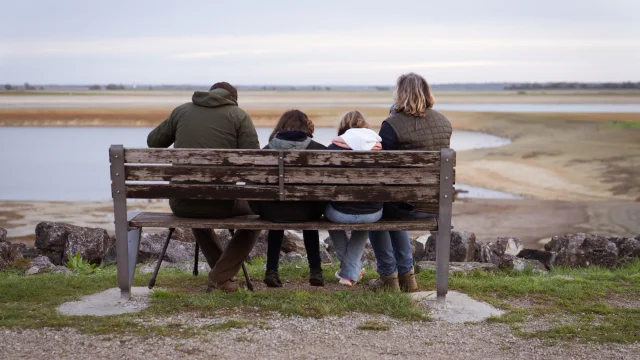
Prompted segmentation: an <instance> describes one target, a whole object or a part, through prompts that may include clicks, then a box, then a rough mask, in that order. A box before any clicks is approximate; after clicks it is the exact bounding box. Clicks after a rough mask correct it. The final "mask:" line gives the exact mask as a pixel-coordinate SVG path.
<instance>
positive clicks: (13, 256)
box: [0, 242, 23, 270]
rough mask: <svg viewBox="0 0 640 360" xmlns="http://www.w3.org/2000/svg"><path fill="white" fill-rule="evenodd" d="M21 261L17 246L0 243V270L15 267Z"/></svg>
mask: <svg viewBox="0 0 640 360" xmlns="http://www.w3.org/2000/svg"><path fill="white" fill-rule="evenodd" d="M22 259H23V258H22V253H21V252H20V248H19V247H18V246H14V245H13V244H11V243H8V242H1V243H0V270H3V269H7V268H10V267H15V266H16V265H18V264H17V263H18V262H19V261H20V260H22Z"/></svg>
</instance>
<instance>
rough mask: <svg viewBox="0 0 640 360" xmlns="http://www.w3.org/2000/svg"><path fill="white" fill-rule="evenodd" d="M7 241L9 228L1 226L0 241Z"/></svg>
mask: <svg viewBox="0 0 640 360" xmlns="http://www.w3.org/2000/svg"><path fill="white" fill-rule="evenodd" d="M6 241H7V230H5V229H3V228H0V242H6Z"/></svg>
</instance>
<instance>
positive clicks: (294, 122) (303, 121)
mask: <svg viewBox="0 0 640 360" xmlns="http://www.w3.org/2000/svg"><path fill="white" fill-rule="evenodd" d="M314 130H315V126H314V125H313V122H311V120H309V117H308V116H307V114H305V113H303V112H302V111H300V110H297V109H294V110H287V111H285V113H284V114H282V116H280V120H279V121H278V124H276V127H275V128H274V129H273V132H271V135H270V136H269V141H271V140H272V139H273V138H274V137H276V135H277V134H278V133H279V132H285V131H302V132H304V133H305V134H307V136H308V137H313V131H314Z"/></svg>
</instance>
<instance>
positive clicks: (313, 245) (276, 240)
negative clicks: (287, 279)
mask: <svg viewBox="0 0 640 360" xmlns="http://www.w3.org/2000/svg"><path fill="white" fill-rule="evenodd" d="M302 238H303V239H304V248H305V250H306V251H307V260H308V261H309V268H310V269H320V267H321V264H322V260H321V259H320V235H319V234H318V231H317V230H304V231H303V232H302ZM283 243H284V230H269V235H267V270H278V263H279V262H280V250H281V249H282V244H283Z"/></svg>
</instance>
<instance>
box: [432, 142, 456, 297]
mask: <svg viewBox="0 0 640 360" xmlns="http://www.w3.org/2000/svg"><path fill="white" fill-rule="evenodd" d="M454 162H455V152H454V151H453V150H452V149H441V150H440V211H439V213H440V215H439V216H438V234H437V235H436V292H437V302H439V303H443V302H444V301H445V299H446V296H447V292H448V291H449V252H450V246H451V245H450V242H451V213H452V207H453V166H454V165H453V164H454Z"/></svg>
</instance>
